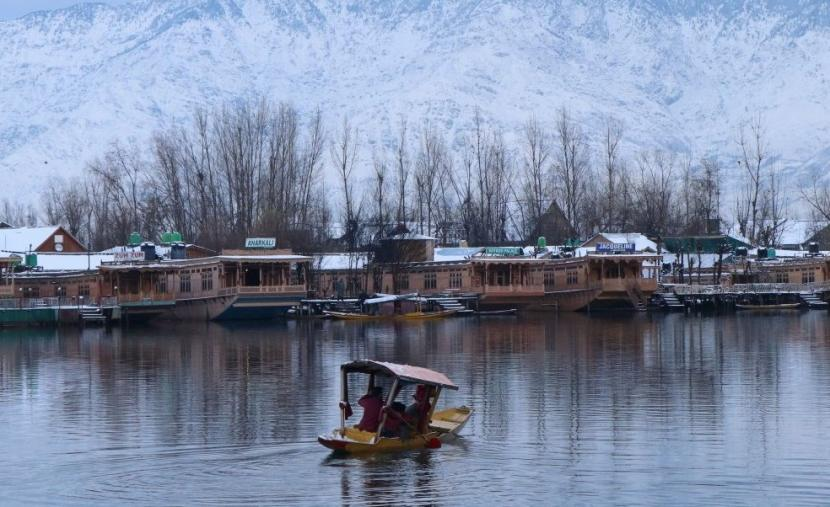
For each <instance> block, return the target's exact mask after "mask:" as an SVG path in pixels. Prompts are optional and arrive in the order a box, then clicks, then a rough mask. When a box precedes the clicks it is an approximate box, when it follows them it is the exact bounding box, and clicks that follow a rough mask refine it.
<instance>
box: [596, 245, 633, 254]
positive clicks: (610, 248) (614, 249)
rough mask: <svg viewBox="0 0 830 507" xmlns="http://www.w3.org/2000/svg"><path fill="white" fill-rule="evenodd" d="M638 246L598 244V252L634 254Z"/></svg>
mask: <svg viewBox="0 0 830 507" xmlns="http://www.w3.org/2000/svg"><path fill="white" fill-rule="evenodd" d="M635 251H636V246H635V245H634V243H598V244H597V252H599V253H634V252H635Z"/></svg>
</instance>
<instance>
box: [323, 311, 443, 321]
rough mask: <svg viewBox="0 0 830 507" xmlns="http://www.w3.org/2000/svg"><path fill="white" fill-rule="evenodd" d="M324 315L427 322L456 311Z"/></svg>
mask: <svg viewBox="0 0 830 507" xmlns="http://www.w3.org/2000/svg"><path fill="white" fill-rule="evenodd" d="M323 313H325V314H326V315H328V316H329V317H331V318H333V319H338V320H426V319H442V318H444V317H449V316H450V315H455V313H456V310H442V311H438V312H409V313H399V314H392V315H369V314H367V313H351V312H335V311H331V310H326V311H324V312H323Z"/></svg>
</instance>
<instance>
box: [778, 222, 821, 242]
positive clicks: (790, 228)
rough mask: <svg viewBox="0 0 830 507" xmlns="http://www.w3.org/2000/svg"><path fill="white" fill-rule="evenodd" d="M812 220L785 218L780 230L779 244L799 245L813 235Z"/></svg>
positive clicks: (814, 228)
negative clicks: (785, 220)
mask: <svg viewBox="0 0 830 507" xmlns="http://www.w3.org/2000/svg"><path fill="white" fill-rule="evenodd" d="M816 225H817V224H816V222H814V221H813V220H787V222H786V223H785V224H784V226H783V227H782V230H781V239H779V241H778V244H780V245H801V244H804V243H806V242H807V240H808V239H810V238H811V237H813V235H814V234H815V231H816V230H817V229H818V227H816Z"/></svg>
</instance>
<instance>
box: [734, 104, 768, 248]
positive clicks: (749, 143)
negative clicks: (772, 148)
mask: <svg viewBox="0 0 830 507" xmlns="http://www.w3.org/2000/svg"><path fill="white" fill-rule="evenodd" d="M764 136H765V133H764V125H763V122H762V119H761V116H760V115H757V116H755V117H754V118H752V119H751V120H750V121H749V123H748V124H743V125H741V127H740V129H739V131H738V146H739V157H740V158H739V160H738V165H739V166H740V167H741V168H742V169H743V170H744V178H745V181H744V188H743V189H742V190H741V193H740V195H739V196H738V201H737V203H736V209H735V215H736V219H737V221H738V226H739V228H740V232H741V234H742V235H744V236H745V237H747V238H749V240H750V242H751V243H753V244H755V243H757V240H758V231H759V229H760V228H761V227H762V225H763V219H762V217H761V216H760V212H761V208H762V207H763V203H762V202H760V199H762V197H763V193H764V185H765V181H764V180H765V178H764V168H765V167H764V165H765V164H766V161H767V158H768V153H767V144H766V139H765V137H764Z"/></svg>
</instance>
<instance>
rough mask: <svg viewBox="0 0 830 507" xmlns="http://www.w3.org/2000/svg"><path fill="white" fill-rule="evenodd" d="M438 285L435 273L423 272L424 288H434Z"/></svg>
mask: <svg viewBox="0 0 830 507" xmlns="http://www.w3.org/2000/svg"><path fill="white" fill-rule="evenodd" d="M437 286H438V277H437V275H436V274H435V273H424V289H434V288H436V287H437Z"/></svg>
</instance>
